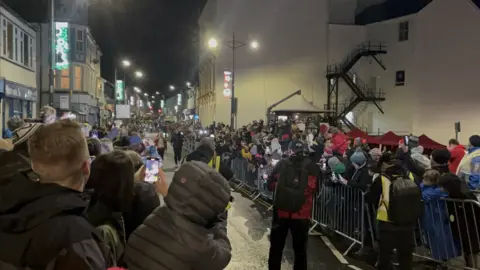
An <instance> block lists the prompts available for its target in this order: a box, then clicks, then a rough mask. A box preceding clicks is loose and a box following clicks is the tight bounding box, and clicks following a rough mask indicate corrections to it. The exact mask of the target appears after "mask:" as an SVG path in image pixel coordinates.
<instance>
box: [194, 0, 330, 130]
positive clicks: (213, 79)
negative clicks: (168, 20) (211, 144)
mask: <svg viewBox="0 0 480 270" xmlns="http://www.w3.org/2000/svg"><path fill="white" fill-rule="evenodd" d="M327 2H328V1H327V0H321V1H319V0H301V1H290V0H266V1H255V0H244V1H235V0H222V1H218V0H209V1H208V2H207V4H206V6H205V8H204V10H203V12H202V15H201V17H200V20H199V27H200V41H201V42H200V44H201V50H200V51H201V54H200V60H199V61H200V73H199V91H198V96H197V107H198V111H199V115H200V121H201V122H202V124H204V125H208V124H211V123H212V122H213V121H215V122H223V123H226V124H229V123H230V116H231V113H230V111H231V106H230V98H229V97H228V96H227V97H225V96H224V72H231V71H232V70H233V55H232V54H233V50H232V49H231V48H230V47H229V45H231V42H232V41H233V35H235V39H236V41H238V42H241V43H244V44H247V45H248V43H250V42H251V41H254V40H255V41H257V42H258V44H259V48H258V49H257V50H251V49H250V48H249V46H243V47H241V48H238V49H236V50H235V59H236V61H235V96H236V97H237V100H238V103H237V126H241V125H244V124H247V123H249V122H251V121H252V120H254V119H257V120H258V119H261V118H265V115H266V110H267V108H268V107H269V106H270V105H272V104H273V103H275V102H277V101H279V100H280V99H282V98H284V97H286V96H288V95H289V94H291V93H293V92H295V91H296V90H298V89H301V90H302V94H303V96H304V97H305V98H306V99H307V100H308V101H309V102H312V103H313V104H314V105H317V106H322V107H323V103H324V100H323V96H324V95H325V84H326V78H325V77H324V76H321V74H324V71H325V66H326V65H325V63H326V46H327V43H326V39H325V37H326V34H327V22H328V14H327V13H328V11H327V9H326V7H327V4H328V3H327ZM211 38H215V39H216V40H217V41H218V47H217V49H215V50H210V49H209V48H208V46H207V43H208V40H209V39H211ZM238 42H237V44H239V43H238Z"/></svg>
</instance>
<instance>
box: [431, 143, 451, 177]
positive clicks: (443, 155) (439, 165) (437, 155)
mask: <svg viewBox="0 0 480 270" xmlns="http://www.w3.org/2000/svg"><path fill="white" fill-rule="evenodd" d="M450 158H451V156H450V151H448V149H437V150H433V152H432V154H431V158H430V162H431V167H432V169H434V170H436V171H438V172H439V173H440V174H445V173H448V172H450V169H449V168H448V161H449V160H450Z"/></svg>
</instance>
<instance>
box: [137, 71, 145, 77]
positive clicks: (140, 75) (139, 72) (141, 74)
mask: <svg viewBox="0 0 480 270" xmlns="http://www.w3.org/2000/svg"><path fill="white" fill-rule="evenodd" d="M135 77H137V78H143V72H141V71H135Z"/></svg>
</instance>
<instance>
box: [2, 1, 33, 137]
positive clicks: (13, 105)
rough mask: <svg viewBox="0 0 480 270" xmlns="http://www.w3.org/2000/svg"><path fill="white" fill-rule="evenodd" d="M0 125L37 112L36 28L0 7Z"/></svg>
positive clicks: (28, 116) (4, 7)
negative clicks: (12, 118) (11, 119)
mask: <svg viewBox="0 0 480 270" xmlns="http://www.w3.org/2000/svg"><path fill="white" fill-rule="evenodd" d="M0 29H1V36H2V38H1V39H0V99H1V113H2V117H1V118H0V122H1V124H2V130H4V129H5V128H6V123H7V121H8V119H10V118H11V117H15V116H17V117H21V118H34V117H36V113H37V110H38V104H37V102H38V94H37V83H36V73H37V66H36V61H37V55H36V53H37V52H36V46H35V45H36V40H37V36H36V27H35V26H33V25H31V24H29V23H28V22H26V21H25V20H23V19H22V18H20V16H18V15H17V14H16V13H15V12H13V11H12V10H10V9H9V8H8V7H7V6H5V5H4V4H2V3H0Z"/></svg>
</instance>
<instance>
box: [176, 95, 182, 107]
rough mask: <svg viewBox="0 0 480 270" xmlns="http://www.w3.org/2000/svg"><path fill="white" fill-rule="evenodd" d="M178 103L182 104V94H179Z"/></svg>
mask: <svg viewBox="0 0 480 270" xmlns="http://www.w3.org/2000/svg"><path fill="white" fill-rule="evenodd" d="M177 105H182V94H177Z"/></svg>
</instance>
